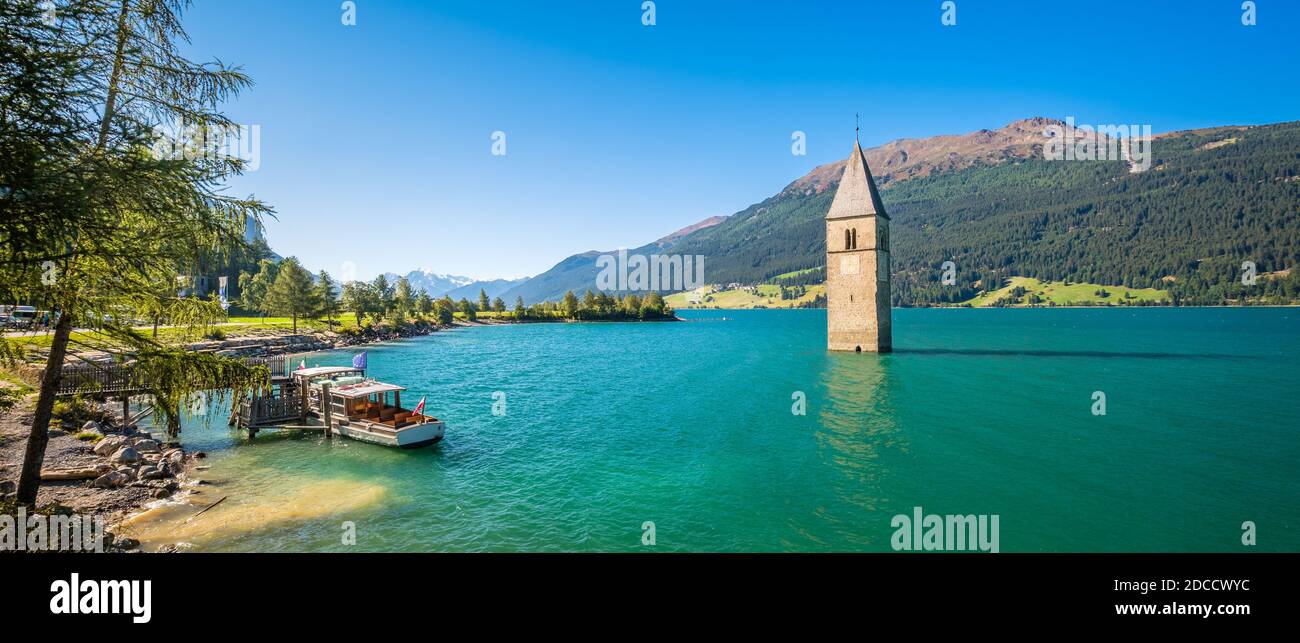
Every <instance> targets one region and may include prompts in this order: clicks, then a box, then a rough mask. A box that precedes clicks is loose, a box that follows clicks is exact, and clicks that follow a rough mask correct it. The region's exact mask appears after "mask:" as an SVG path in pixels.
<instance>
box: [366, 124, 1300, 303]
mask: <svg viewBox="0 0 1300 643" xmlns="http://www.w3.org/2000/svg"><path fill="white" fill-rule="evenodd" d="M1049 126H1057V127H1062V128H1064V127H1065V123H1064V122H1062V121H1058V120H1052V119H1046V118H1029V119H1024V120H1019V121H1016V122H1013V123H1010V124H1008V125H1006V126H1005V127H1002V128H999V129H996V130H987V129H986V130H979V131H977V132H971V133H968V134H960V135H942V136H932V137H928V138H919V139H899V140H896V141H893V142H890V143H886V144H885V145H881V146H879V147H875V148H870V149H868V150H866V158H867V163H868V164H869V165H870V167H871V170H872V173H873V175H874V176H875V178H876V182H877V184H878V185H879V186H880V187H881V188H882V199H883V200H884V202H885V208H886V210H887V211H888V212H889V214H890V216H891V218H892V233H893V238H894V244H893V245H894V248H893V250H894V252H893V264H894V266H893V268H894V288H893V295H894V304H895V305H899V306H907V305H924V304H927V303H940V302H954V301H964V300H966V299H969V298H971V297H973V296H974V295H975V294H977V293H978V292H980V291H981V290H982V289H983V287H984V285H985V284H986V283H993V282H994V281H996V282H997V283H1001V282H1002V281H1003V280H1005V279H1007V278H1009V277H1012V276H1024V277H1034V278H1038V279H1042V280H1060V281H1075V282H1087V283H1099V284H1114V285H1124V286H1128V287H1131V288H1150V287H1157V288H1161V289H1168V290H1170V292H1171V293H1172V295H1173V298H1174V300H1175V301H1177V302H1178V303H1205V304H1215V303H1225V302H1227V301H1232V300H1234V298H1235V297H1239V296H1243V293H1242V292H1240V291H1241V289H1240V288H1239V287H1237V286H1235V285H1234V283H1236V282H1237V281H1238V279H1239V277H1240V270H1241V264H1242V262H1243V261H1252V262H1255V263H1256V264H1257V266H1258V271H1259V272H1260V274H1262V275H1265V283H1264V286H1265V288H1271V289H1273V290H1274V291H1277V292H1278V293H1281V294H1280V296H1283V297H1286V296H1290V297H1292V298H1300V292H1292V291H1293V290H1298V289H1300V271H1291V270H1290V269H1291V268H1292V267H1293V266H1294V265H1295V264H1296V263H1297V260H1298V259H1300V212H1297V209H1296V207H1295V206H1296V204H1297V203H1300V153H1298V152H1297V151H1296V150H1300V123H1295V122H1292V123H1279V124H1275V125H1262V126H1250V127H1239V126H1226V127H1216V128H1208V129H1200V130H1189V131H1182V132H1171V133H1166V134H1161V135H1158V136H1156V137H1154V143H1153V145H1152V150H1153V156H1154V158H1153V159H1152V162H1151V166H1150V168H1149V169H1148V170H1147V171H1145V172H1134V171H1132V170H1133V168H1131V167H1130V165H1129V164H1128V163H1127V162H1125V161H1123V160H1109V161H1048V160H1045V159H1044V154H1043V145H1044V143H1045V141H1046V137H1045V134H1044V131H1045V130H1046V129H1047V128H1048V127H1049ZM844 147H845V151H846V152H847V151H848V150H849V148H850V147H851V141H846V142H845V145H844ZM843 166H844V161H836V162H834V163H828V164H825V165H822V166H819V167H816V168H813V170H812V171H810V172H809V173H808V174H806V175H804V176H802V177H799V178H798V179H795V180H794V181H792V182H791V183H790V184H789V185H786V186H785V187H784V188H783V189H781V190H780V191H779V192H777V193H776V194H774V195H773V196H771V197H768V198H767V199H764V200H763V201H760V202H758V203H755V204H753V205H751V206H749V207H747V208H745V209H743V210H740V211H739V212H737V213H735V214H733V215H731V216H714V217H709V218H707V219H705V220H703V221H700V222H699V223H696V224H694V225H691V226H687V227H685V228H682V229H681V230H678V231H676V232H673V233H671V234H668V235H666V236H664V237H662V238H660V239H656V240H654V241H651V242H649V243H646V244H644V245H642V246H640V247H637V248H631V249H628V253H629V254H644V255H650V254H664V253H665V251H668V250H670V249H671V252H672V254H682V255H703V256H704V257H705V258H706V261H705V274H704V276H705V280H706V282H708V283H715V284H725V283H732V282H736V283H748V284H755V283H760V282H763V281H765V280H768V279H770V278H772V277H774V276H776V275H782V274H785V273H790V272H794V271H801V270H806V269H814V268H820V267H821V266H822V265H823V264H824V262H825V239H824V237H825V231H824V222H823V218H824V217H825V214H826V210H827V208H829V207H830V201H831V198H832V196H833V195H834V188H835V187H836V186H837V185H838V183H839V177H840V174H841V173H842V172H843ZM615 252H616V250H608V251H595V250H592V251H587V252H583V253H579V254H575V255H572V256H569V257H567V258H565V259H563V260H562V261H560V262H559V263H557V264H555V266H553V267H552V268H551V269H549V270H547V271H545V272H543V273H541V274H539V275H537V276H535V277H531V278H523V279H516V280H504V279H497V280H490V281H479V280H475V279H472V278H470V277H463V276H456V275H443V274H436V273H433V272H432V271H428V270H419V271H414V272H411V273H410V274H408V275H406V277H407V278H408V279H409V280H410V281H411V285H412V286H413V287H414V288H415V289H416V290H417V291H418V290H421V289H423V290H425V291H427V292H428V293H429V294H430V295H432V296H434V297H441V296H443V295H449V296H451V297H452V298H453V299H459V298H461V297H465V298H467V299H470V300H473V299H475V298H477V297H478V291H479V289H480V288H482V289H484V290H485V291H486V292H487V293H488V296H489V297H494V298H495V297H498V296H499V297H501V298H503V299H505V300H506V302H507V305H513V303H514V300H515V298H516V297H522V298H523V300H524V301H525V302H527V303H530V304H531V303H536V302H540V301H555V300H558V299H560V298H561V297H563V296H564V293H565V292H567V291H569V290H573V291H574V292H576V293H579V294H581V293H582V292H583V291H585V290H587V289H592V290H594V289H595V288H596V276H597V274H598V273H599V269H598V268H597V266H596V260H597V258H598V257H599V256H601V255H602V254H614V253H615ZM945 261H952V262H953V263H954V264H956V266H957V270H958V279H957V284H956V286H955V287H953V286H944V285H941V284H940V283H939V274H940V266H941V264H942V263H943V262H945ZM807 274H809V275H819V274H820V273H819V272H818V271H811V272H809V273H807ZM388 276H389V278H390V279H396V278H397V275H395V274H392V273H389V275H388ZM1254 292H1258V291H1254ZM1287 293H1292V294H1290V295H1288V294H1287Z"/></svg>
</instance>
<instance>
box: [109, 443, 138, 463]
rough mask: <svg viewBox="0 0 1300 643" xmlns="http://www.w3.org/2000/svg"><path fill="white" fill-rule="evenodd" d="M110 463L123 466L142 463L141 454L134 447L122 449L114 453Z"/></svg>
mask: <svg viewBox="0 0 1300 643" xmlns="http://www.w3.org/2000/svg"><path fill="white" fill-rule="evenodd" d="M109 461H111V462H117V463H121V464H135V463H137V462H139V461H140V452H139V451H136V450H135V448H134V447H122V448H120V449H118V450H117V451H115V452H114V453H113V456H112V457H111V458H109Z"/></svg>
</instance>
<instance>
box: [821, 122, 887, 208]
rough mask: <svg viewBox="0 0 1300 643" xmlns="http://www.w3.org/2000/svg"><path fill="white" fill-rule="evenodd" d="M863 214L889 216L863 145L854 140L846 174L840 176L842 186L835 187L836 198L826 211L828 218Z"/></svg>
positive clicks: (846, 165) (845, 167)
mask: <svg viewBox="0 0 1300 643" xmlns="http://www.w3.org/2000/svg"><path fill="white" fill-rule="evenodd" d="M861 216H880V217H884V218H886V219H888V218H889V215H888V214H885V206H884V204H883V203H881V201H880V192H879V191H878V190H877V189H876V181H875V179H873V178H871V168H868V167H867V157H866V156H864V155H863V154H862V146H861V145H859V144H858V143H857V142H856V141H854V143H853V153H852V154H850V155H849V160H848V161H847V162H846V163H845V164H844V176H842V177H841V178H840V186H839V187H838V188H836V189H835V200H833V201H831V209H830V210H829V211H828V212H827V213H826V218H827V219H839V218H843V217H861Z"/></svg>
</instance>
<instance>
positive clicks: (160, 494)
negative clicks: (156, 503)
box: [153, 487, 172, 500]
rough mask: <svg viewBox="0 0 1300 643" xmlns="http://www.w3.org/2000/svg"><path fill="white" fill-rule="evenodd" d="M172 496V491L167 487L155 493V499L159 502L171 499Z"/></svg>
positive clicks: (156, 490)
mask: <svg viewBox="0 0 1300 643" xmlns="http://www.w3.org/2000/svg"><path fill="white" fill-rule="evenodd" d="M171 495H172V492H171V490H170V489H168V488H166V487H163V488H161V489H155V490H154V492H153V497H155V498H157V499H159V500H162V499H163V498H169V497H171Z"/></svg>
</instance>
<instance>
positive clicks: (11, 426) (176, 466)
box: [0, 398, 204, 551]
mask: <svg viewBox="0 0 1300 643" xmlns="http://www.w3.org/2000/svg"><path fill="white" fill-rule="evenodd" d="M33 399H34V398H30V399H28V400H26V401H25V402H24V403H23V404H21V405H20V406H19V407H17V408H15V409H13V410H11V411H10V412H8V413H6V414H5V415H4V416H3V417H0V503H3V504H4V505H5V506H12V504H13V502H14V501H15V492H16V489H17V481H18V474H19V472H20V471H21V470H22V460H23V455H24V451H25V448H26V444H27V440H26V438H27V433H28V431H29V430H30V427H31V421H32V402H33ZM110 406H111V405H106V406H105V408H101V409H98V410H97V411H95V412H94V413H93V415H94V417H93V418H92V419H90V420H87V421H85V423H84V424H82V425H80V426H72V425H69V424H67V423H66V422H65V423H64V424H62V425H60V426H58V427H57V428H56V427H51V428H50V441H49V445H48V446H47V447H46V451H45V463H44V466H43V467H42V468H41V488H40V493H39V494H38V496H37V502H36V506H37V508H38V509H39V510H40V511H43V512H47V513H75V514H79V515H83V516H87V515H88V516H95V517H98V518H102V519H103V520H104V522H105V523H106V524H109V525H112V524H114V523H115V522H117V521H119V520H121V519H123V518H125V517H126V516H128V515H130V514H132V513H134V512H136V511H138V510H140V509H141V508H143V507H144V506H145V505H146V504H147V503H149V502H152V501H155V500H160V499H163V498H168V497H170V496H171V495H172V494H174V493H176V492H178V491H179V490H181V488H182V487H184V486H186V485H189V484H196V483H198V482H199V481H197V480H192V479H191V478H190V474H191V472H192V471H194V469H195V467H196V463H197V461H198V460H200V459H202V458H203V457H204V454H203V453H202V452H196V453H192V454H190V453H186V452H185V450H184V449H182V448H181V446H180V444H179V443H177V442H169V441H166V440H163V439H160V438H159V437H156V436H154V435H153V434H151V433H150V432H148V431H143V430H141V429H140V428H139V427H138V426H136V425H133V424H124V423H123V422H122V421H121V420H120V419H119V418H116V417H115V416H114V415H113V414H112V412H111V411H109V410H108V408H109V407H110ZM106 546H107V547H108V548H109V549H113V550H119V551H129V550H133V549H134V548H135V547H137V546H138V543H136V542H134V541H133V540H131V539H129V538H123V539H117V540H115V541H114V540H110V542H109V543H106Z"/></svg>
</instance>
